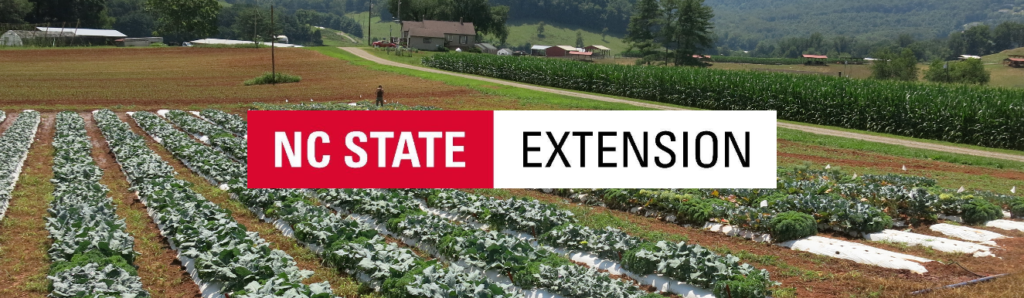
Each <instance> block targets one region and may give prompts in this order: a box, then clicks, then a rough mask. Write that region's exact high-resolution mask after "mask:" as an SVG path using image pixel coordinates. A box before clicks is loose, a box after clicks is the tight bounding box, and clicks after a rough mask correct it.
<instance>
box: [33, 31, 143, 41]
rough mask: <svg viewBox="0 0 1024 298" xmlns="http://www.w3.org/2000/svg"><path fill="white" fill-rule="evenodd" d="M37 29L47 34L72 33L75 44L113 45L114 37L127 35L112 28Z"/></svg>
mask: <svg viewBox="0 0 1024 298" xmlns="http://www.w3.org/2000/svg"><path fill="white" fill-rule="evenodd" d="M36 29H38V30H39V31H42V32H46V33H47V34H51V33H56V34H64V33H65V32H71V34H74V39H73V40H74V43H76V44H96V45H113V44H114V40H115V39H119V38H125V37H128V36H127V35H124V33H121V31H117V30H112V29H89V28H57V27H36Z"/></svg>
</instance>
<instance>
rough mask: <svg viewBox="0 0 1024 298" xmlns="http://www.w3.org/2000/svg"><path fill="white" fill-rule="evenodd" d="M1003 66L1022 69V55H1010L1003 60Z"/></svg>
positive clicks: (1023, 64) (1023, 60)
mask: <svg viewBox="0 0 1024 298" xmlns="http://www.w3.org/2000/svg"><path fill="white" fill-rule="evenodd" d="M1003 65H1006V66H1009V67H1024V55H1010V57H1007V58H1006V59H1003Z"/></svg>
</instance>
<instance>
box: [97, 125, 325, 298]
mask: <svg viewBox="0 0 1024 298" xmlns="http://www.w3.org/2000/svg"><path fill="white" fill-rule="evenodd" d="M133 116H134V117H133V118H135V119H136V121H138V122H139V124H140V126H142V127H143V129H144V130H146V131H148V132H150V133H152V134H154V136H156V137H157V138H160V139H161V141H162V142H161V143H162V144H163V145H164V146H165V148H168V150H169V151H171V152H172V154H174V155H175V156H177V157H179V158H181V159H184V160H186V161H187V162H186V163H187V164H188V165H190V166H191V167H193V168H194V169H196V168H201V169H203V171H201V172H200V173H201V174H203V175H206V176H207V177H208V179H211V180H217V181H229V180H233V179H237V177H239V176H240V175H244V173H245V170H244V167H240V166H239V165H237V164H232V163H233V161H231V160H230V159H228V158H226V157H225V156H224V155H223V153H221V152H219V151H216V150H212V149H211V148H209V147H205V146H202V145H195V144H192V143H191V142H193V140H191V139H190V138H189V137H188V136H187V135H186V134H184V133H182V132H180V131H177V130H175V129H174V128H173V127H170V126H169V124H167V123H166V122H163V120H162V119H160V118H159V116H156V115H155V114H152V113H148V112H140V113H135V114H134V115H133ZM94 119H95V120H96V123H97V124H98V126H99V128H100V130H101V131H102V132H103V135H104V136H105V137H106V139H107V142H108V143H109V144H110V148H111V151H112V152H113V153H114V157H115V158H116V160H117V162H118V163H119V164H121V167H122V169H124V171H125V174H126V175H127V176H128V180H129V181H130V182H131V185H132V189H133V190H136V191H138V192H139V197H140V199H142V200H143V202H144V203H145V204H146V207H147V208H149V209H150V210H152V211H153V212H154V221H155V222H157V223H158V224H159V227H160V229H161V232H162V234H163V235H164V236H165V237H167V238H168V240H169V241H170V242H171V243H173V244H175V245H176V246H177V249H178V251H179V253H180V254H181V255H182V256H185V257H189V258H193V259H195V268H196V270H197V271H198V276H199V279H200V280H202V281H205V282H216V283H220V284H222V285H223V289H222V290H223V291H224V292H225V293H229V294H231V293H237V294H238V295H237V296H240V297H289V298H293V297H294V298H305V297H311V298H313V297H315V298H320V297H324V294H326V293H330V290H329V285H327V284H326V283H320V284H314V285H305V284H302V283H301V281H302V280H303V279H305V278H306V277H309V276H310V275H311V274H312V272H311V271H304V270H299V269H298V267H296V263H295V261H294V260H293V259H292V257H291V256H289V255H288V254H286V253H285V252H283V251H280V250H274V249H271V248H270V247H269V243H267V242H266V241H265V240H263V239H262V238H260V237H259V235H258V234H256V233H254V232H249V231H247V230H246V229H245V227H243V226H241V225H239V224H238V222H236V221H234V219H233V218H232V217H231V215H230V214H229V213H228V212H227V210H224V209H222V208H220V207H218V206H217V205H216V204H213V203H211V202H210V201H208V200H206V199H205V198H203V196H202V195H200V194H198V193H196V192H194V191H193V190H192V189H190V187H191V185H190V184H189V183H187V182H185V181H181V180H178V179H176V178H174V174H175V173H174V171H173V168H171V167H170V166H169V165H168V164H167V163H166V162H165V161H163V160H162V159H161V158H160V157H159V156H158V155H156V153H154V152H153V151H152V150H150V149H149V148H148V147H146V144H145V141H144V140H143V139H142V138H141V137H140V136H138V135H136V134H135V133H134V132H132V131H131V128H130V127H129V126H128V125H127V124H126V123H124V122H122V121H120V120H119V119H118V117H117V115H115V114H114V113H113V112H111V111H109V110H100V111H97V112H95V115H94ZM161 123H163V124H161ZM214 154H221V155H214ZM200 157H209V158H212V159H214V160H212V161H210V160H201V159H200ZM327 295H329V294H327ZM232 296H236V295H232Z"/></svg>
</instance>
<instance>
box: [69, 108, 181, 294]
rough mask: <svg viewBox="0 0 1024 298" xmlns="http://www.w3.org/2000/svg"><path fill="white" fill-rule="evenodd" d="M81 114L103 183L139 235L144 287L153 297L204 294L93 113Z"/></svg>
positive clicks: (119, 212)
mask: <svg viewBox="0 0 1024 298" xmlns="http://www.w3.org/2000/svg"><path fill="white" fill-rule="evenodd" d="M80 115H81V116H82V117H83V118H85V129H86V132H87V133H88V135H89V138H90V143H92V146H93V149H92V156H93V160H95V161H96V165H98V166H99V167H100V169H103V179H102V180H101V181H100V183H102V184H103V185H106V186H107V187H108V188H110V195H111V196H112V198H113V199H114V204H115V206H117V215H118V216H119V217H121V218H124V219H126V220H125V222H126V224H127V227H128V233H129V234H131V235H132V237H135V250H136V251H138V252H139V253H140V255H139V256H138V257H137V258H136V259H135V265H136V266H138V267H139V270H138V273H139V277H141V278H142V286H143V288H144V289H145V290H146V291H149V293H150V295H152V296H153V297H181V298H186V297H200V291H199V287H198V286H197V285H196V284H195V282H193V281H192V278H191V277H189V276H188V273H186V272H185V270H184V268H183V267H182V266H181V262H180V261H178V258H177V255H178V253H177V252H175V251H174V250H172V249H171V248H170V246H169V245H168V244H167V240H166V239H165V238H164V237H163V235H161V234H160V230H159V229H158V228H157V226H156V223H154V222H153V219H152V218H151V217H150V216H149V214H148V213H147V211H146V210H147V209H146V205H144V204H142V202H141V201H139V198H138V196H136V195H135V193H134V192H132V191H129V190H128V187H129V185H128V180H127V178H126V177H125V176H124V173H122V172H121V167H120V165H118V164H117V162H116V161H115V160H114V156H113V155H112V154H111V152H110V147H109V146H107V143H106V141H104V137H103V134H102V133H101V132H100V129H99V127H97V126H96V122H94V121H93V118H92V113H89V112H83V113H80Z"/></svg>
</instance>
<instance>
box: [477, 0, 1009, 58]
mask: <svg viewBox="0 0 1024 298" xmlns="http://www.w3.org/2000/svg"><path fill="white" fill-rule="evenodd" d="M490 2H491V4H492V5H507V6H509V8H510V10H509V20H510V22H512V23H513V24H516V23H520V22H536V21H544V22H547V23H549V24H565V25H572V26H580V27H582V28H583V29H586V30H588V31H593V32H601V31H602V30H604V28H608V32H609V33H612V34H624V33H625V30H626V24H628V22H629V16H630V15H631V14H632V7H633V3H635V2H636V1H635V0H570V1H565V0H491V1H490ZM705 3H706V4H707V5H709V6H711V7H712V8H714V12H715V18H714V22H715V27H716V30H715V32H716V33H717V34H718V37H719V45H725V46H729V47H730V48H742V49H753V48H754V47H755V46H756V45H757V42H758V41H760V40H764V39H770V40H775V39H780V38H783V37H789V36H808V35H810V34H811V33H814V32H820V33H822V34H825V35H829V36H831V35H846V36H854V37H857V38H859V39H861V40H879V39H895V38H896V37H897V36H898V35H899V34H901V33H909V34H911V35H912V36H913V37H915V38H917V39H932V38H936V37H945V36H946V35H948V34H949V33H951V32H954V31H960V30H962V29H963V28H964V25H966V24H970V23H974V22H982V23H987V24H992V25H994V24H997V23H999V22H1002V21H1007V20H1017V21H1021V20H1024V0H901V1H892V0H858V1H846V0H705Z"/></svg>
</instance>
